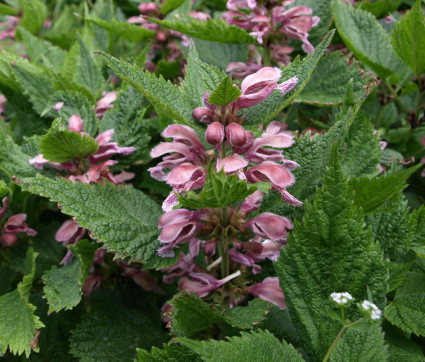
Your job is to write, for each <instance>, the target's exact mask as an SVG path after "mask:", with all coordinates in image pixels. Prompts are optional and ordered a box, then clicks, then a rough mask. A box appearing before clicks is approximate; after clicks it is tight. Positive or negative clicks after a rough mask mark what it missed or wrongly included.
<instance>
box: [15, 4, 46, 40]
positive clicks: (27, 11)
mask: <svg viewBox="0 0 425 362" xmlns="http://www.w3.org/2000/svg"><path fill="white" fill-rule="evenodd" d="M18 1H19V8H20V9H21V10H23V11H24V16H23V17H22V18H21V20H20V21H19V26H22V27H23V28H25V29H27V30H28V31H29V32H31V33H32V34H37V33H38V32H39V31H40V30H41V28H42V26H43V24H44V22H45V21H46V19H47V8H46V5H45V4H44V3H43V2H42V1H40V0H18Z"/></svg>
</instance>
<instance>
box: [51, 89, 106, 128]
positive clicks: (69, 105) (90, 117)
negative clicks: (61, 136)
mask: <svg viewBox="0 0 425 362" xmlns="http://www.w3.org/2000/svg"><path fill="white" fill-rule="evenodd" d="M59 102H63V106H62V108H61V110H60V111H59V114H60V115H61V117H62V119H63V120H64V121H65V126H66V127H68V126H69V118H70V117H71V116H72V115H74V114H75V115H78V116H80V117H81V119H82V120H83V131H84V132H86V133H88V134H89V135H90V136H95V135H96V133H97V127H98V122H99V121H98V119H97V118H96V115H95V111H94V108H95V106H94V104H93V103H91V102H90V100H89V99H88V98H87V97H85V96H84V95H83V94H81V93H79V92H75V91H60V92H56V93H55V94H54V95H53V96H51V98H50V99H49V102H48V103H47V105H46V108H45V110H44V111H43V113H45V112H46V111H48V110H50V109H51V108H52V107H53V106H54V105H55V104H56V103H59Z"/></svg>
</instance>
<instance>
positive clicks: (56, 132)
mask: <svg viewBox="0 0 425 362" xmlns="http://www.w3.org/2000/svg"><path fill="white" fill-rule="evenodd" d="M61 124H62V121H61V120H60V119H57V120H55V121H54V122H53V124H52V127H50V129H49V132H47V134H46V135H45V136H44V137H43V138H42V139H41V141H40V151H41V153H42V155H43V157H44V158H45V159H46V160H48V161H51V162H59V163H62V162H66V161H71V160H73V159H74V158H78V159H80V160H83V159H84V157H86V156H88V155H91V154H93V153H95V152H96V151H97V150H98V149H99V144H98V143H97V141H95V139H94V138H92V137H90V136H88V135H85V134H84V135H82V134H81V133H78V132H74V131H68V130H65V129H63V128H62V126H61Z"/></svg>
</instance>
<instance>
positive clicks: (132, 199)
mask: <svg viewBox="0 0 425 362" xmlns="http://www.w3.org/2000/svg"><path fill="white" fill-rule="evenodd" d="M20 182H21V183H22V187H24V188H25V189H28V191H30V192H32V193H34V194H38V195H41V196H45V197H48V198H49V199H50V200H51V201H54V202H58V203H60V204H61V205H62V212H63V213H65V214H67V215H71V216H73V217H75V218H76V221H77V222H78V224H79V225H80V226H81V227H84V228H86V229H89V230H91V233H92V235H93V239H96V240H99V241H101V242H103V243H105V245H104V247H105V248H106V249H107V250H110V251H115V252H117V253H119V254H120V256H121V257H130V258H131V259H136V260H139V261H140V260H144V259H149V258H150V257H151V256H153V255H154V254H155V253H156V251H157V249H158V248H159V245H160V244H159V241H158V240H157V238H158V235H159V230H158V217H159V216H160V215H161V208H160V207H159V205H158V204H157V203H156V202H154V201H153V200H152V199H150V198H149V197H148V196H146V195H144V194H143V193H142V192H141V191H139V190H136V189H134V188H132V187H129V186H115V185H113V184H111V183H109V182H105V185H102V184H93V185H88V184H84V183H82V182H76V183H75V184H74V183H72V181H70V180H65V179H62V178H58V179H56V180H51V179H48V178H46V177H43V176H41V175H37V177H36V178H27V179H24V180H20Z"/></svg>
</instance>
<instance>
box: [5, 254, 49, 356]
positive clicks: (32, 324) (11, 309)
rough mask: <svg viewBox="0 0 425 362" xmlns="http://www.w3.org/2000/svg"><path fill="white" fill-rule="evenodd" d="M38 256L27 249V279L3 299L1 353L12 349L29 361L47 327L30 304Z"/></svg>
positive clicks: (14, 352) (25, 277)
mask: <svg viewBox="0 0 425 362" xmlns="http://www.w3.org/2000/svg"><path fill="white" fill-rule="evenodd" d="M37 255H38V254H37V253H35V252H34V250H33V249H32V248H29V249H28V252H27V256H26V259H25V276H24V278H23V280H22V282H20V283H19V284H18V288H17V289H16V290H14V291H13V292H10V293H8V294H5V295H2V296H1V297H0V350H1V352H2V353H5V352H6V350H7V348H8V347H9V350H10V352H12V353H13V354H17V355H21V354H22V353H23V352H25V355H26V357H27V358H28V357H29V355H30V353H31V349H32V348H33V349H34V350H35V351H37V350H38V349H37V347H36V346H33V347H32V346H31V342H32V341H33V338H34V336H36V332H37V329H40V328H43V327H44V324H43V323H41V321H40V319H39V318H38V317H37V316H36V315H35V314H34V312H35V306H34V305H32V304H31V303H29V300H28V298H29V295H30V292H31V286H32V281H33V279H34V275H35V259H36V258H37Z"/></svg>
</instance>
